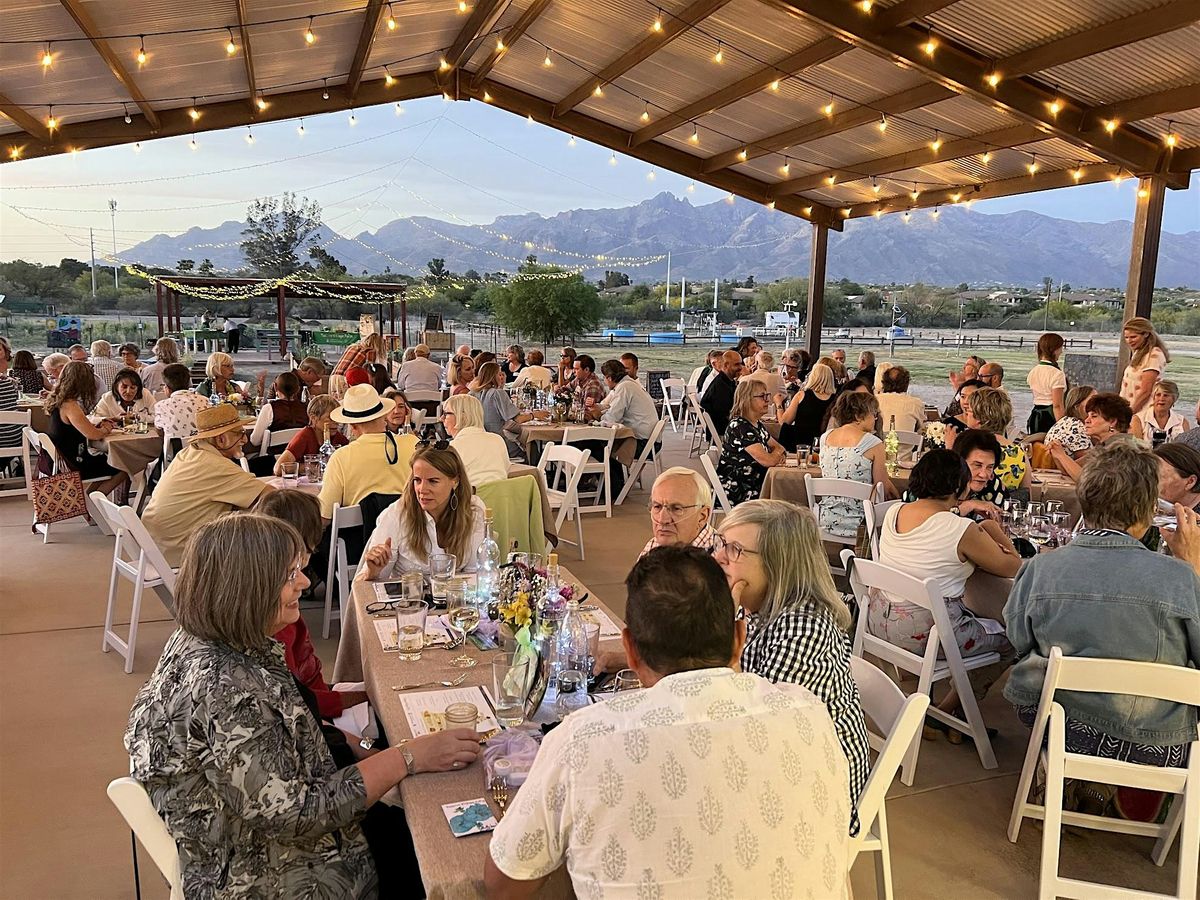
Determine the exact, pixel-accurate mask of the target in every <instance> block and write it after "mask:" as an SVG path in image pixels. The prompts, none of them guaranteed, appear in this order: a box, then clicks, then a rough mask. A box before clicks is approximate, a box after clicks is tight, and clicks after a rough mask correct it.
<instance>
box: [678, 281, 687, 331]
mask: <svg viewBox="0 0 1200 900" xmlns="http://www.w3.org/2000/svg"><path fill="white" fill-rule="evenodd" d="M685 306H687V276H686V275H685V276H684V277H683V278H680V279H679V330H680V331H684V330H685V329H684V324H683V308H684V307H685Z"/></svg>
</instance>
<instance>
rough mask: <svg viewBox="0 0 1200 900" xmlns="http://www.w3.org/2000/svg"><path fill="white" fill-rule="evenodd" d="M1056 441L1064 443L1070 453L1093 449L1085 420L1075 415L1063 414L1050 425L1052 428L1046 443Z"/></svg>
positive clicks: (1047, 435) (1048, 432)
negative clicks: (1085, 427)
mask: <svg viewBox="0 0 1200 900" xmlns="http://www.w3.org/2000/svg"><path fill="white" fill-rule="evenodd" d="M1056 441H1057V442H1058V443H1060V444H1062V447H1063V449H1064V450H1066V451H1067V452H1068V453H1079V452H1080V451H1081V450H1091V449H1092V439H1091V438H1090V437H1088V435H1087V431H1086V430H1084V427H1083V422H1082V421H1081V420H1079V419H1076V418H1075V417H1074V416H1063V417H1062V418H1061V419H1059V420H1058V421H1057V422H1055V423H1054V424H1053V425H1051V426H1050V430H1049V431H1047V432H1046V443H1047V444H1053V443H1055V442H1056Z"/></svg>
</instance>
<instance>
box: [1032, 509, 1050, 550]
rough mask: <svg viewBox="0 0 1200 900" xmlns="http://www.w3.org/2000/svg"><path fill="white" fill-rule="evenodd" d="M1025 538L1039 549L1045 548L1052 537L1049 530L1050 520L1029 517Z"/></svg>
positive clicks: (1040, 517) (1043, 517) (1042, 517)
mask: <svg viewBox="0 0 1200 900" xmlns="http://www.w3.org/2000/svg"><path fill="white" fill-rule="evenodd" d="M1025 536H1026V537H1027V538H1029V540H1031V541H1032V542H1033V543H1035V544H1037V545H1038V546H1039V547H1045V546H1046V544H1048V543H1050V540H1051V537H1052V536H1053V532H1052V531H1051V530H1050V520H1049V519H1047V518H1046V517H1045V516H1030V517H1029V530H1028V531H1027V532H1026V535H1025Z"/></svg>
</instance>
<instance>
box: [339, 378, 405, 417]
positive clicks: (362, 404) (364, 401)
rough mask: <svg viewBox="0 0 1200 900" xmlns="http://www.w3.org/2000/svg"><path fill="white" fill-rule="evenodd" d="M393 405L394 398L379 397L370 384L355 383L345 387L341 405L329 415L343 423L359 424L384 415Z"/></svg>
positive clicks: (394, 403)
mask: <svg viewBox="0 0 1200 900" xmlns="http://www.w3.org/2000/svg"><path fill="white" fill-rule="evenodd" d="M395 405H396V402H395V401H394V400H389V399H388V398H387V397H380V396H379V392H378V391H376V390H375V388H374V387H372V386H371V385H369V384H356V385H353V386H351V387H349V388H347V389H346V395H345V396H344V397H342V405H341V406H339V407H338V408H337V409H335V410H334V411H333V412H331V413H330V414H329V417H330V418H331V419H333V421H335V422H341V423H343V424H345V425H361V424H362V423H363V422H370V421H371V420H372V419H379V418H382V417H383V416H386V415H387V414H388V413H390V412H391V411H392V408H393V407H395Z"/></svg>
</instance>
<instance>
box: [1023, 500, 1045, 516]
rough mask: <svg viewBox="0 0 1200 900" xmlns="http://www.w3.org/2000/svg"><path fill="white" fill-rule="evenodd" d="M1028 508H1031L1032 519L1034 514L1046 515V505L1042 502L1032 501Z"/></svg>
mask: <svg viewBox="0 0 1200 900" xmlns="http://www.w3.org/2000/svg"><path fill="white" fill-rule="evenodd" d="M1026 509H1028V510H1029V518H1031V519H1032V518H1033V517H1034V516H1040V515H1044V514H1045V509H1046V507H1045V505H1044V504H1042V503H1035V502H1032V501H1031V502H1030V504H1029V506H1027V507H1026Z"/></svg>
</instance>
